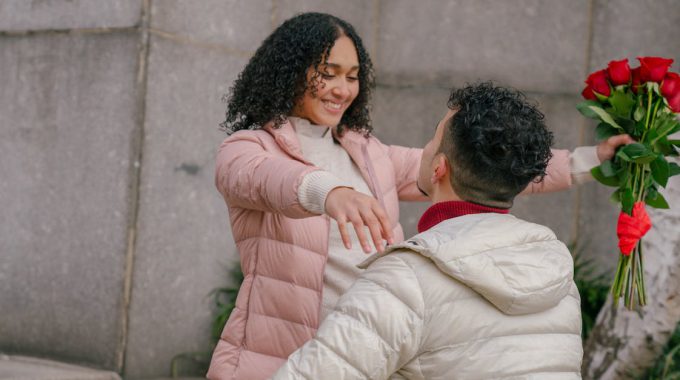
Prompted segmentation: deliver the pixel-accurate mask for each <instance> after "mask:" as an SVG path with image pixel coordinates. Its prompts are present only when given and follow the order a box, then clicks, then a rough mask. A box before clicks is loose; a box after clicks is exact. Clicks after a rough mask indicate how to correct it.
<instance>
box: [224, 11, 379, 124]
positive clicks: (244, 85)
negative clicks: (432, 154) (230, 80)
mask: <svg viewBox="0 0 680 380" xmlns="http://www.w3.org/2000/svg"><path fill="white" fill-rule="evenodd" d="M343 35H345V36H347V37H349V38H350V39H351V40H352V42H354V46H355V48H356V50H357V55H358V57H359V73H358V79H359V93H358V94H357V97H356V98H355V99H354V101H353V102H352V104H351V105H350V106H349V107H348V108H347V110H346V111H345V113H344V115H343V116H342V119H341V120H340V125H339V126H338V132H339V133H342V130H343V128H349V129H353V130H357V131H361V132H364V133H365V134H368V133H370V132H371V130H372V127H371V122H370V118H369V110H368V103H369V100H370V95H371V89H372V88H373V85H374V78H373V65H372V63H371V59H370V57H369V56H368V53H367V51H366V49H365V48H364V45H363V43H362V42H361V38H359V36H358V35H357V33H356V31H355V30H354V27H352V25H350V24H349V23H347V22H346V21H343V20H341V19H339V18H337V17H335V16H331V15H328V14H324V13H303V14H299V15H297V16H294V17H293V18H291V19H289V20H287V21H285V22H284V23H283V24H281V26H279V27H278V28H277V29H276V30H275V31H274V32H273V33H272V34H271V35H269V37H267V38H266V39H265V40H264V42H262V45H261V46H260V47H259V48H258V49H257V51H256V52H255V55H253V57H252V58H251V59H250V61H249V62H248V64H247V65H246V67H245V68H244V69H243V71H242V72H241V74H240V75H239V76H238V79H237V80H236V82H235V83H234V85H233V87H232V88H231V90H230V93H229V95H228V96H225V100H226V102H227V115H226V120H225V121H224V122H223V123H221V124H220V126H221V127H222V129H224V130H225V131H226V132H227V134H232V133H234V132H236V131H239V130H242V129H258V128H261V127H262V126H264V124H266V123H267V122H269V121H271V120H274V122H275V126H277V127H278V126H280V125H281V124H283V123H284V122H285V120H286V117H287V116H289V115H290V114H291V112H292V110H293V107H295V105H296V103H297V102H298V101H299V99H301V97H302V96H303V95H304V93H305V91H306V90H307V89H310V90H311V91H315V89H316V85H317V84H318V80H319V77H320V74H319V73H318V71H317V72H316V73H315V74H313V75H312V79H311V81H307V69H309V68H310V67H313V68H315V69H316V70H318V66H319V64H321V63H323V62H322V59H324V57H327V56H328V54H329V52H330V50H331V49H332V48H333V45H334V43H335V40H337V39H338V38H339V37H341V36H343Z"/></svg>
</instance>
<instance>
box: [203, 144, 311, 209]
mask: <svg viewBox="0 0 680 380" xmlns="http://www.w3.org/2000/svg"><path fill="white" fill-rule="evenodd" d="M262 133H266V132H262ZM315 170H319V169H318V168H316V167H313V166H309V165H305V164H303V163H302V162H299V161H296V160H294V159H291V158H288V157H285V156H281V155H276V154H275V153H272V152H269V151H267V150H266V149H265V148H264V144H263V143H262V141H260V138H259V137H258V135H257V133H256V132H252V131H245V132H237V133H235V134H234V135H232V136H231V137H229V138H227V139H226V140H224V142H223V143H222V145H221V146H220V149H219V151H218V153H217V160H216V163H215V185H216V186H217V189H218V190H219V192H220V193H221V194H222V196H223V197H224V199H225V200H226V201H227V203H228V204H229V205H230V206H235V207H241V208H247V209H254V210H261V211H267V212H273V213H281V214H284V215H286V216H288V217H291V218H304V217H309V216H313V215H314V214H312V213H311V212H309V211H307V210H306V209H305V208H304V207H302V205H301V204H300V202H299V200H298V193H297V190H298V187H299V186H300V182H301V181H302V179H303V178H304V176H305V175H306V174H308V173H310V172H312V171H315Z"/></svg>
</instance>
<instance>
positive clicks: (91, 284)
mask: <svg viewBox="0 0 680 380" xmlns="http://www.w3.org/2000/svg"><path fill="white" fill-rule="evenodd" d="M305 11H321V12H327V13H331V14H334V15H336V16H339V17H341V18H343V19H345V20H347V21H349V22H350V23H352V24H353V25H354V26H355V28H356V29H357V31H358V32H359V34H360V36H361V37H362V38H363V41H364V44H365V45H367V47H368V49H369V52H370V53H371V56H372V59H373V61H374V65H375V68H376V79H377V88H376V89H375V92H374V99H373V111H372V118H373V125H374V127H375V134H376V135H377V136H378V137H379V138H380V139H382V141H383V142H386V143H391V144H400V145H407V146H417V147H420V146H422V145H423V144H424V143H425V142H426V141H427V140H428V139H429V138H430V137H431V134H432V132H433V130H434V126H435V125H436V123H437V122H438V121H439V119H440V118H441V116H442V115H443V114H444V113H445V111H446V108H445V107H446V101H447V99H448V94H449V89H450V88H451V87H456V86H462V85H464V84H465V83H467V82H472V81H476V80H480V79H481V80H495V81H496V82H497V83H499V84H502V85H508V86H513V87H515V88H517V89H520V90H523V91H524V92H526V93H527V95H528V96H529V97H530V98H532V99H534V100H535V101H537V102H538V103H539V105H540V109H541V110H542V111H543V112H544V113H545V114H546V117H547V124H548V125H549V127H550V128H551V129H552V130H553V131H554V133H555V136H556V144H555V145H556V147H557V148H567V149H573V148H574V147H576V146H579V145H588V144H594V142H595V141H594V133H593V131H594V124H593V123H591V122H589V121H587V120H586V119H585V118H584V117H582V116H581V115H580V114H579V113H578V112H577V111H576V108H575V105H576V104H577V103H578V102H580V101H581V98H580V92H581V90H582V88H583V86H584V85H583V81H584V80H585V78H586V76H587V74H588V73H590V72H591V71H594V70H599V69H601V68H604V67H606V65H607V63H608V62H609V61H610V60H612V59H621V58H629V59H631V66H637V61H635V57H637V56H644V55H656V56H664V57H669V58H674V59H675V60H676V64H675V65H674V66H673V67H674V68H675V70H676V71H677V68H678V67H679V64H680V37H679V36H680V3H679V2H678V1H677V0H644V1H643V0H609V1H607V0H570V1H565V0H511V1H506V0H451V1H445V0H427V1H418V2H416V1H409V0H344V1H320V0H319V1H314V0H250V1H246V0H242V1H235V0H200V1H189V0H184V1H182V0H115V1H114V0H0V217H1V218H2V219H1V223H0V353H2V354H5V355H9V356H12V355H23V356H31V357H38V358H48V359H51V360H55V361H60V362H64V363H73V364H78V365H83V366H86V367H93V368H98V369H102V370H107V371H111V372H112V373H113V372H115V373H118V374H120V375H121V376H123V377H125V378H129V379H146V378H160V377H168V376H170V375H173V374H175V375H176V374H178V373H180V372H183V373H184V374H188V375H192V374H193V375H197V374H200V373H198V371H200V370H198V369H178V368H179V367H181V366H185V367H187V368H189V367H191V368H194V367H196V368H199V367H200V364H195V363H194V364H195V365H194V364H192V363H191V362H192V360H193V359H192V357H193V356H196V357H197V358H199V357H200V356H201V353H206V352H207V353H209V352H211V350H212V342H211V324H212V321H213V318H214V317H215V311H216V307H215V303H214V300H213V297H212V296H211V295H210V293H211V291H212V290H213V289H216V288H221V287H225V286H227V287H228V286H230V285H233V281H234V278H233V276H232V275H231V274H230V271H231V269H232V268H233V266H234V265H235V263H237V261H238V256H237V252H236V251H235V248H234V243H233V241H232V237H231V232H230V228H229V221H228V215H227V212H226V206H225V204H224V201H223V200H222V199H221V196H220V195H219V194H218V192H217V190H216V189H215V186H214V180H213V174H214V156H215V153H216V149H217V147H218V146H219V144H220V143H221V141H222V140H223V139H224V138H225V137H226V135H225V134H224V133H223V132H221V131H219V129H218V124H219V123H220V122H221V121H222V120H223V116H224V112H225V105H224V103H223V102H222V101H221V97H222V96H223V95H224V94H225V93H227V92H228V90H229V88H230V86H231V83H232V81H233V80H234V79H235V78H236V76H237V75H238V73H239V72H240V71H241V69H242V68H243V67H244V65H245V64H246V62H247V61H248V59H249V57H250V56H251V55H252V54H253V53H254V51H255V49H257V47H258V46H259V44H260V42H261V41H262V40H263V39H264V38H265V37H266V36H267V35H268V34H269V33H270V32H271V31H272V30H273V29H274V28H275V27H277V26H278V25H279V24H280V23H281V22H282V21H284V20H286V19H287V18H289V17H291V16H293V15H295V14H297V13H299V12H305ZM610 192H611V191H610V190H609V189H607V188H604V187H602V186H600V185H597V184H595V183H590V184H587V185H584V186H581V187H579V188H574V189H572V190H570V191H566V192H561V193H556V194H545V195H535V196H527V197H522V198H521V199H518V200H517V202H516V204H515V206H514V207H513V210H512V212H513V213H514V214H515V215H517V216H519V217H522V218H524V219H527V220H530V221H535V222H537V223H542V224H546V225H548V226H550V227H551V228H552V229H553V230H554V231H555V232H556V233H557V235H558V237H559V238H560V239H562V240H563V241H565V242H566V243H568V244H570V245H571V246H573V247H574V249H575V250H577V251H579V252H581V253H582V254H583V255H584V256H585V257H588V258H590V259H592V260H595V262H596V263H597V266H598V267H600V268H602V269H603V270H607V271H612V270H613V266H614V265H615V259H614V258H615V257H616V256H615V255H616V253H617V249H616V241H615V220H616V216H617V214H618V210H617V209H616V208H615V207H614V206H613V205H611V204H610V203H609V202H608V197H609V193H610ZM426 207H427V205H426V204H415V205H413V204H409V205H403V207H402V216H401V220H402V223H403V225H404V227H405V230H406V235H407V236H409V235H411V234H413V233H414V232H415V224H416V222H417V220H418V218H419V216H420V213H421V212H422V211H423V210H424V209H425V208H426ZM676 207H677V206H676ZM178 355H179V356H178ZM6 357H8V356H6ZM173 358H175V361H174V362H173ZM187 358H188V359H187ZM184 359H186V360H184ZM195 361H197V362H200V359H196V360H195ZM187 362H189V364H186V363H187ZM1 365H2V364H0V366H1ZM173 365H174V370H173V367H172V366H173ZM192 371H193V372H192ZM1 374H2V368H0V375H1ZM180 374H182V373H180ZM111 376H114V377H115V375H111ZM0 377H1V376H0Z"/></svg>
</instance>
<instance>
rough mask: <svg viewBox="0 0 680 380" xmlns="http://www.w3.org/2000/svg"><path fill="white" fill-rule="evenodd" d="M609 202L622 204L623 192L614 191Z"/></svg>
mask: <svg viewBox="0 0 680 380" xmlns="http://www.w3.org/2000/svg"><path fill="white" fill-rule="evenodd" d="M609 200H610V201H612V202H614V203H621V191H620V190H619V189H616V190H614V192H613V193H612V195H611V196H610V197H609Z"/></svg>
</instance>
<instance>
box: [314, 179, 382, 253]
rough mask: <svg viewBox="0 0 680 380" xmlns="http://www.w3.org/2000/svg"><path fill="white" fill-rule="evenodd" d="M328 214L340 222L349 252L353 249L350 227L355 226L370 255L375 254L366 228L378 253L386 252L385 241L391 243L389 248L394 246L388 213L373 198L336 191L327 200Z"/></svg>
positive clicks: (351, 192)
mask: <svg viewBox="0 0 680 380" xmlns="http://www.w3.org/2000/svg"><path fill="white" fill-rule="evenodd" d="M326 214H328V216H330V217H331V218H333V219H335V220H336V221H337V222H338V228H339V230H340V236H342V242H343V243H344V244H345V248H347V249H351V248H352V243H351V240H350V237H349V232H348V231H347V223H352V225H353V226H354V231H356V234H357V237H358V238H359V242H361V247H362V248H363V250H364V252H366V253H370V252H371V245H370V243H369V241H368V237H367V236H366V232H365V231H364V226H366V227H368V230H369V232H370V233H371V237H372V238H373V244H374V245H375V248H376V249H377V250H378V252H382V251H383V250H384V246H383V240H387V243H388V244H393V243H394V240H393V237H392V228H391V226H390V220H389V218H388V217H387V213H386V212H385V210H383V208H382V207H381V206H380V204H378V201H376V200H375V198H373V197H370V196H368V195H365V194H362V193H360V192H358V191H356V190H353V189H350V188H347V187H336V188H335V189H333V190H331V191H330V192H329V193H328V196H326Z"/></svg>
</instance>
